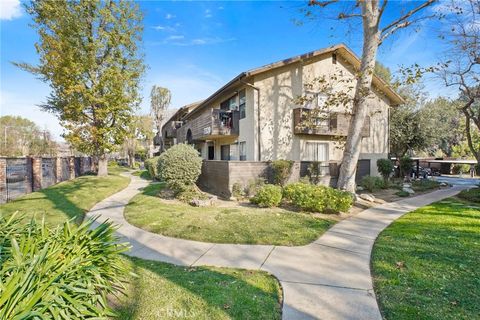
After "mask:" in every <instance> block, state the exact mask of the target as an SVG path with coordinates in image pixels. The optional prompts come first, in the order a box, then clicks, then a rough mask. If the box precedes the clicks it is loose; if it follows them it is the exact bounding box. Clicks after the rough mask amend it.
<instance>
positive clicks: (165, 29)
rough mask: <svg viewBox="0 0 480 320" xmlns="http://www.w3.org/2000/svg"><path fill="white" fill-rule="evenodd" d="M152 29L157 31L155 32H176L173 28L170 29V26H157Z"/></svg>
mask: <svg viewBox="0 0 480 320" xmlns="http://www.w3.org/2000/svg"><path fill="white" fill-rule="evenodd" d="M152 28H153V29H155V30H157V31H168V32H174V31H176V29H175V28H173V27H170V26H161V25H158V26H153V27H152Z"/></svg>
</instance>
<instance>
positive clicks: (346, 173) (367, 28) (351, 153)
mask: <svg viewBox="0 0 480 320" xmlns="http://www.w3.org/2000/svg"><path fill="white" fill-rule="evenodd" d="M362 11H363V14H364V15H363V29H364V40H363V51H362V63H361V66H360V75H359V79H358V80H357V84H356V88H355V96H354V100H353V116H352V119H351V120H350V127H349V129H348V136H347V142H346V144H345V149H344V151H343V160H342V165H341V166H340V175H339V177H338V183H337V187H338V189H341V190H346V191H349V192H352V193H353V192H355V173H356V171H357V162H358V158H359V156H360V147H361V142H362V135H361V133H362V128H363V125H364V122H365V118H366V116H367V113H368V111H369V106H368V96H369V93H370V91H371V84H372V78H373V72H374V68H375V61H376V57H377V49H378V45H379V40H380V33H379V31H378V25H377V20H378V19H377V15H378V12H377V10H376V9H375V8H372V7H371V6H369V8H368V7H366V5H365V4H364V5H363V9H362Z"/></svg>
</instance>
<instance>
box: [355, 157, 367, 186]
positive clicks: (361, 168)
mask: <svg viewBox="0 0 480 320" xmlns="http://www.w3.org/2000/svg"><path fill="white" fill-rule="evenodd" d="M368 175H370V159H362V160H358V162H357V174H356V176H355V181H356V182H357V183H359V182H360V180H362V178H363V177H365V176H368Z"/></svg>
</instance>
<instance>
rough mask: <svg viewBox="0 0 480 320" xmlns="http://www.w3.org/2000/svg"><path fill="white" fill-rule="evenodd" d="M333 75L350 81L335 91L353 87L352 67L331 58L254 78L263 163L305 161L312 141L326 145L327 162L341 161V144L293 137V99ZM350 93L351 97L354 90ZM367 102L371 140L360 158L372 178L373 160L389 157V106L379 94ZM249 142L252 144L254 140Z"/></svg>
mask: <svg viewBox="0 0 480 320" xmlns="http://www.w3.org/2000/svg"><path fill="white" fill-rule="evenodd" d="M332 74H335V75H338V76H339V78H343V79H350V80H349V81H350V82H348V83H342V82H341V81H338V82H337V83H336V84H334V85H333V87H332V90H334V91H337V90H345V89H346V86H352V87H353V86H354V85H355V80H354V77H353V75H352V70H351V67H350V66H349V65H348V64H347V63H345V62H343V61H342V60H341V59H340V58H339V59H338V61H337V64H333V63H332V58H331V55H324V56H320V57H317V58H316V59H315V60H313V61H310V62H308V63H303V64H302V63H296V64H293V65H290V66H286V67H283V68H278V69H275V70H272V71H270V72H265V73H263V74H260V75H258V76H256V77H255V79H254V85H255V86H256V87H258V88H259V89H260V108H261V109H260V111H261V117H260V122H261V149H262V151H261V153H262V160H275V159H291V160H305V158H304V153H305V152H304V151H305V145H306V142H307V141H311V140H314V141H321V142H326V143H328V144H329V160H331V161H341V159H342V143H341V142H339V141H338V140H336V139H334V138H333V139H332V138H329V137H326V136H311V135H295V134H294V133H293V132H294V124H293V109H294V108H296V107H299V105H296V104H295V102H294V101H295V99H296V97H298V96H300V95H303V94H304V85H305V84H308V83H312V80H313V79H314V78H317V77H321V76H323V75H325V76H327V77H328V76H329V75H332ZM351 91H352V92H351V95H352V97H353V90H351ZM369 100H370V103H371V108H370V114H369V116H370V119H371V129H370V136H369V137H365V138H363V139H362V144H361V155H360V158H361V159H372V161H371V168H370V171H371V174H377V168H376V159H379V158H385V157H387V156H388V108H389V102H388V99H387V98H385V97H384V96H383V95H382V94H379V93H375V95H374V96H373V97H370V98H369ZM255 102H256V101H255ZM255 106H256V104H255ZM350 108H351V107H350ZM330 111H332V112H333V111H337V112H345V111H347V110H345V107H343V106H339V107H336V108H331V109H330ZM255 120H256V119H255ZM241 134H242V132H241ZM246 134H252V135H255V134H256V131H254V130H252V131H251V132H248V133H246ZM249 140H255V136H253V137H251V138H250V139H249ZM256 149H257V148H255V150H254V154H255V153H256Z"/></svg>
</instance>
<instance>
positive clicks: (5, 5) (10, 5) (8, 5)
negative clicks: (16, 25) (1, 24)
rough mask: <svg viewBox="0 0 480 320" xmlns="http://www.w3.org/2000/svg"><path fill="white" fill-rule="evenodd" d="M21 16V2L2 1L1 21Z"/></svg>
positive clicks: (17, 0)
mask: <svg viewBox="0 0 480 320" xmlns="http://www.w3.org/2000/svg"><path fill="white" fill-rule="evenodd" d="M21 15H22V7H21V5H20V0H0V20H12V19H15V18H18V17H20V16H21Z"/></svg>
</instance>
